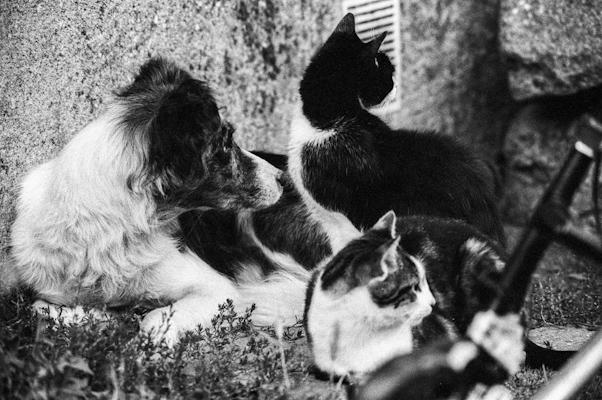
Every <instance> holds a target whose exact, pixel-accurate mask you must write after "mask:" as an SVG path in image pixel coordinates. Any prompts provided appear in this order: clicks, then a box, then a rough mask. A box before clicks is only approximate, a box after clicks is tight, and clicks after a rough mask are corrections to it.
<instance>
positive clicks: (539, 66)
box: [500, 0, 602, 227]
mask: <svg viewBox="0 0 602 400" xmlns="http://www.w3.org/2000/svg"><path fill="white" fill-rule="evenodd" d="M500 21H501V22H500V45H501V50H502V54H504V56H505V57H506V58H507V60H508V62H507V65H508V68H509V70H508V73H509V85H510V89H511V92H512V94H513V96H514V97H515V98H517V99H522V100H524V99H528V100H529V101H528V102H525V103H524V104H523V105H522V106H521V109H520V111H519V112H518V113H517V114H516V116H515V117H514V118H513V121H512V123H511V126H510V129H509V131H508V134H507V138H506V143H505V146H504V152H505V154H506V156H507V160H508V168H507V182H506V183H507V184H506V194H507V195H506V199H505V202H504V213H505V215H506V217H507V218H508V219H509V220H510V221H512V222H515V223H524V222H525V221H526V219H527V218H528V216H529V214H530V212H531V210H532V209H533V207H534V206H535V203H536V202H537V200H538V199H539V196H540V195H541V194H542V192H543V190H544V189H545V187H547V185H548V184H549V182H550V180H551V179H552V177H553V176H554V174H555V173H556V171H557V170H558V169H559V168H560V166H561V163H562V161H563V160H564V157H565V155H566V154H567V152H568V150H569V148H570V146H571V144H572V142H573V140H574V138H573V137H572V134H571V132H570V131H569V130H568V126H569V124H570V123H571V121H572V120H573V119H575V118H576V117H577V116H579V115H580V114H581V113H582V112H583V111H584V110H585V109H586V108H587V107H588V106H589V105H591V104H593V103H595V102H596V101H600V99H602V86H600V85H602V7H601V5H600V2H597V1H589V0H530V1H526V0H502V6H501V17H500ZM569 95H570V96H569ZM590 196H591V192H590V182H589V180H587V181H586V185H584V186H582V188H581V189H580V191H579V192H578V193H577V195H576V198H575V203H574V207H573V211H574V214H575V215H576V216H578V221H579V222H581V223H582V224H583V225H585V226H589V227H591V226H592V223H593V218H592V217H591V211H590V210H591V199H590ZM601 201H602V199H601Z"/></svg>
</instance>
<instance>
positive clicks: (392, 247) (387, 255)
mask: <svg viewBox="0 0 602 400" xmlns="http://www.w3.org/2000/svg"><path fill="white" fill-rule="evenodd" d="M399 239H401V236H397V237H396V238H395V239H393V240H391V241H389V242H387V243H385V244H384V245H382V246H381V248H380V251H381V252H382V255H381V257H380V263H381V265H383V263H384V265H394V266H397V248H398V246H399Z"/></svg>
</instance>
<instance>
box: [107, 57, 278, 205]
mask: <svg viewBox="0 0 602 400" xmlns="http://www.w3.org/2000/svg"><path fill="white" fill-rule="evenodd" d="M118 98H119V103H120V104H122V105H123V110H124V111H123V115H122V117H121V119H122V120H121V122H122V124H123V127H124V128H125V129H124V130H125V132H126V135H127V136H128V139H129V143H131V145H132V146H135V147H137V148H136V149H135V151H136V152H137V153H139V154H140V157H141V158H142V160H143V161H142V164H143V165H142V167H141V168H140V170H139V171H138V172H137V173H136V172H133V173H132V175H131V177H130V178H129V186H130V189H132V190H135V188H136V187H137V188H143V189H148V188H150V190H152V193H153V196H154V197H155V200H156V202H157V204H158V206H159V207H160V208H164V209H173V208H181V209H192V208H201V207H215V208H223V209H245V208H262V207H265V206H268V205H270V204H273V203H274V202H276V200H277V199H278V198H279V197H280V195H281V193H282V186H281V185H280V183H279V178H280V174H281V173H280V170H278V169H276V168H274V167H272V166H271V165H270V164H268V163H267V162H266V161H264V160H262V159H261V158H259V157H256V156H254V155H253V154H251V153H249V152H247V151H245V150H242V149H241V148H240V147H238V145H237V144H236V143H235V142H234V139H233V134H234V129H233V127H232V126H231V125H230V124H229V123H228V122H226V121H224V120H222V119H221V117H220V114H219V111H218V107H217V104H216V101H215V99H214V97H213V95H212V93H211V90H210V89H209V87H208V86H207V84H206V83H204V82H202V81H200V80H198V79H194V78H193V77H192V76H190V74H189V73H188V72H186V71H184V70H182V69H180V68H178V67H177V66H176V65H175V64H173V63H171V62H168V61H166V60H164V59H160V58H157V59H152V60H150V61H149V62H147V63H146V64H144V65H143V66H142V68H141V69H140V72H139V74H138V76H137V77H136V79H135V80H134V82H133V83H132V84H131V85H130V86H128V87H127V88H125V89H124V90H123V91H121V92H120V93H119V94H118Z"/></svg>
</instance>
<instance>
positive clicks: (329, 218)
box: [288, 109, 361, 254]
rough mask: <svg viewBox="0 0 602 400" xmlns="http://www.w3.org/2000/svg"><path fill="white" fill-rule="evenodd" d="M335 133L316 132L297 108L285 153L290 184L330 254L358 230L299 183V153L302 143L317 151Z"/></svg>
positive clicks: (339, 248) (300, 168) (300, 176)
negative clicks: (320, 230) (325, 237)
mask: <svg viewBox="0 0 602 400" xmlns="http://www.w3.org/2000/svg"><path fill="white" fill-rule="evenodd" d="M335 134H336V132H334V131H320V130H318V129H316V128H314V127H313V126H312V125H311V124H310V122H309V121H308V120H307V118H305V116H304V115H303V113H302V112H301V110H300V109H299V110H298V111H297V112H296V113H295V115H294V116H293V120H292V122H291V130H290V142H289V154H288V171H289V174H290V175H291V178H292V180H293V183H294V184H295V187H296V189H297V190H298V191H299V193H300V194H301V198H302V199H303V202H304V203H305V204H306V205H307V207H308V209H309V213H310V215H311V217H312V219H314V221H316V222H317V223H319V224H320V225H321V226H322V228H323V229H324V230H325V231H326V234H327V235H328V238H329V239H330V245H331V247H332V252H333V254H336V253H337V252H338V251H339V250H341V249H342V248H343V247H345V246H346V245H347V243H349V242H350V241H351V240H353V239H356V238H358V237H359V236H361V232H360V231H359V230H358V229H357V228H356V227H355V226H354V225H353V224H352V223H351V221H349V219H348V218H347V217H346V216H345V215H343V214H341V213H339V212H336V211H331V210H327V209H326V208H324V207H323V206H322V205H321V204H319V203H318V202H317V201H316V200H315V199H314V198H313V196H312V195H311V193H310V192H309V191H308V190H307V188H306V187H305V185H304V183H303V163H302V160H301V153H302V151H303V147H304V146H305V145H312V146H317V147H318V151H319V146H320V145H321V144H323V143H325V142H326V141H327V140H328V139H329V138H330V137H332V136H333V135H335Z"/></svg>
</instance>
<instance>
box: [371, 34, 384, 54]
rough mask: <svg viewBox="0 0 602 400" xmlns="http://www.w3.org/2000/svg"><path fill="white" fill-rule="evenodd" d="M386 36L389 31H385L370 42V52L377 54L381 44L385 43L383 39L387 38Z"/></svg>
mask: <svg viewBox="0 0 602 400" xmlns="http://www.w3.org/2000/svg"><path fill="white" fill-rule="evenodd" d="M386 36H387V32H383V33H381V34H380V35H378V36H377V37H375V38H374V39H372V40H371V41H369V42H368V46H369V49H370V53H372V54H373V55H376V53H378V49H380V45H381V44H383V40H385V37H386Z"/></svg>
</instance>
